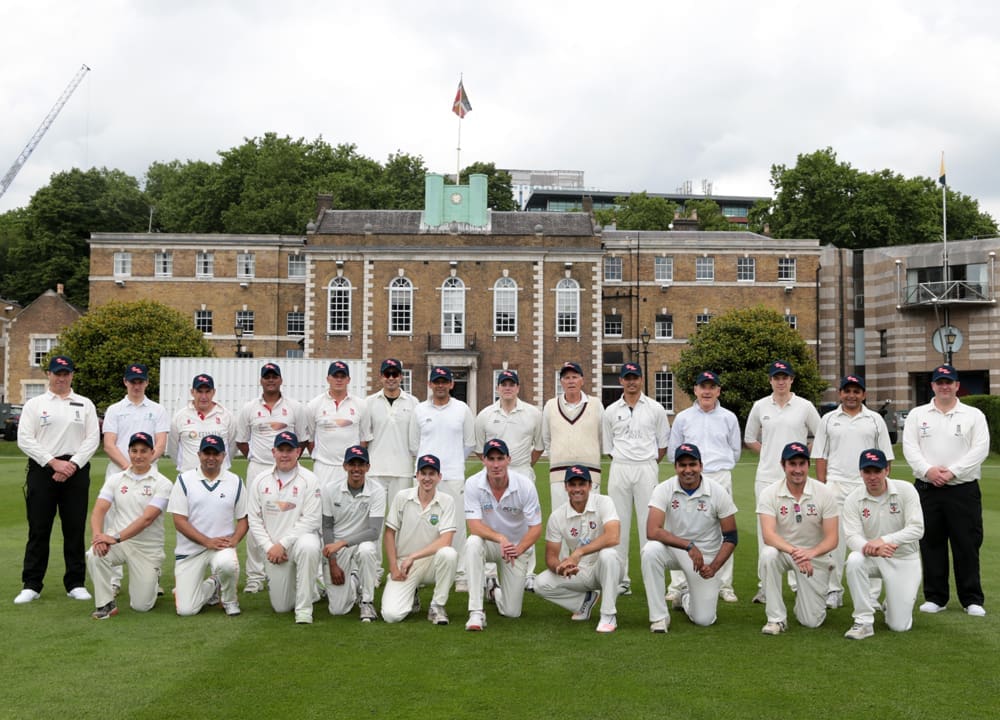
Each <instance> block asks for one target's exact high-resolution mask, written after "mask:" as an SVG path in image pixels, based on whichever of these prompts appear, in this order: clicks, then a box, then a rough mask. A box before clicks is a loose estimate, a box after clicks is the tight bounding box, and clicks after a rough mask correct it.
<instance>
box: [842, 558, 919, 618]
mask: <svg viewBox="0 0 1000 720" xmlns="http://www.w3.org/2000/svg"><path fill="white" fill-rule="evenodd" d="M845 574H846V576H847V586H848V587H849V588H850V589H851V598H852V599H853V600H854V613H853V615H854V621H855V622H859V623H864V624H865V625H872V624H873V623H874V622H875V606H874V604H873V603H872V595H871V587H870V578H876V577H880V578H882V580H883V581H884V582H883V585H884V586H885V624H886V625H888V626H889V629H890V630H895V631H896V632H906V631H907V630H909V629H910V627H911V626H912V625H913V605H914V603H916V601H917V591H918V590H919V589H920V580H921V578H922V573H921V569H920V555H919V554H918V553H913V554H912V555H906V556H904V557H892V558H882V557H865V556H864V555H862V554H861V553H860V552H857V551H855V552H852V553H851V554H850V555H848V556H847V569H846V573H845Z"/></svg>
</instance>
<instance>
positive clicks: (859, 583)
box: [840, 478, 924, 632]
mask: <svg viewBox="0 0 1000 720" xmlns="http://www.w3.org/2000/svg"><path fill="white" fill-rule="evenodd" d="M886 483H887V485H888V487H887V488H886V491H885V492H884V493H882V494H881V495H879V496H878V497H872V496H871V495H869V494H868V490H867V488H866V487H865V486H864V485H863V484H862V485H861V487H859V488H856V489H855V490H853V491H852V492H851V494H850V495H848V496H847V498H846V499H845V500H844V510H843V514H842V515H841V517H840V525H841V527H842V528H844V534H845V535H846V536H847V546H848V548H850V550H851V554H850V555H848V557H847V572H846V575H847V584H848V587H850V589H851V598H852V599H853V600H854V613H853V615H854V621H855V622H858V623H861V624H864V625H871V624H873V623H874V622H875V605H874V602H873V598H872V597H871V593H870V592H869V578H872V577H880V578H882V580H883V585H884V587H885V622H886V625H888V626H889V629H890V630H895V631H896V632H905V631H906V630H909V629H910V626H911V625H912V624H913V604H914V603H915V602H916V599H917V591H918V590H919V589H920V578H921V570H920V538H922V537H923V535H924V514H923V511H922V510H921V509H920V497H919V496H918V495H917V491H916V489H915V488H914V487H913V485H911V484H909V483H906V482H903V481H901V480H891V479H888V478H887V479H886ZM879 538H881V539H882V540H883V541H885V542H887V543H892V544H894V545H898V546H899V547H897V548H896V552H895V553H893V556H892V557H891V558H883V557H868V556H865V555H864V554H863V553H862V549H863V548H864V546H865V544H866V543H867V542H868V541H869V540H877V539H879Z"/></svg>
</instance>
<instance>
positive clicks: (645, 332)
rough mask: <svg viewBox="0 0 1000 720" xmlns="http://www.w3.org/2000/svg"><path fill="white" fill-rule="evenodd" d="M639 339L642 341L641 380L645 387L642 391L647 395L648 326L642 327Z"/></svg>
mask: <svg viewBox="0 0 1000 720" xmlns="http://www.w3.org/2000/svg"><path fill="white" fill-rule="evenodd" d="M639 339H640V340H641V341H642V381H643V386H644V388H645V390H644V392H645V393H646V395H647V396H648V395H649V340H650V334H649V328H648V327H643V329H642V334H641V335H639Z"/></svg>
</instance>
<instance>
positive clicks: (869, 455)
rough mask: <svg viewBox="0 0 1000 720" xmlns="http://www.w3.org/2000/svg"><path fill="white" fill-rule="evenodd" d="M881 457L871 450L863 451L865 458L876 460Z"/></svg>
mask: <svg viewBox="0 0 1000 720" xmlns="http://www.w3.org/2000/svg"><path fill="white" fill-rule="evenodd" d="M881 459H882V458H880V457H879V456H878V455H876V454H875V453H873V452H866V453H865V460H874V461H876V462H878V461H879V460H881Z"/></svg>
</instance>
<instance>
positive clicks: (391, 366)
mask: <svg viewBox="0 0 1000 720" xmlns="http://www.w3.org/2000/svg"><path fill="white" fill-rule="evenodd" d="M392 371H396V372H398V373H399V374H400V375H402V374H403V363H401V362H399V360H397V359H396V358H386V359H385V360H383V361H382V368H381V369H380V370H379V371H378V373H379V375H385V374H386V373H387V372H392Z"/></svg>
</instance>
